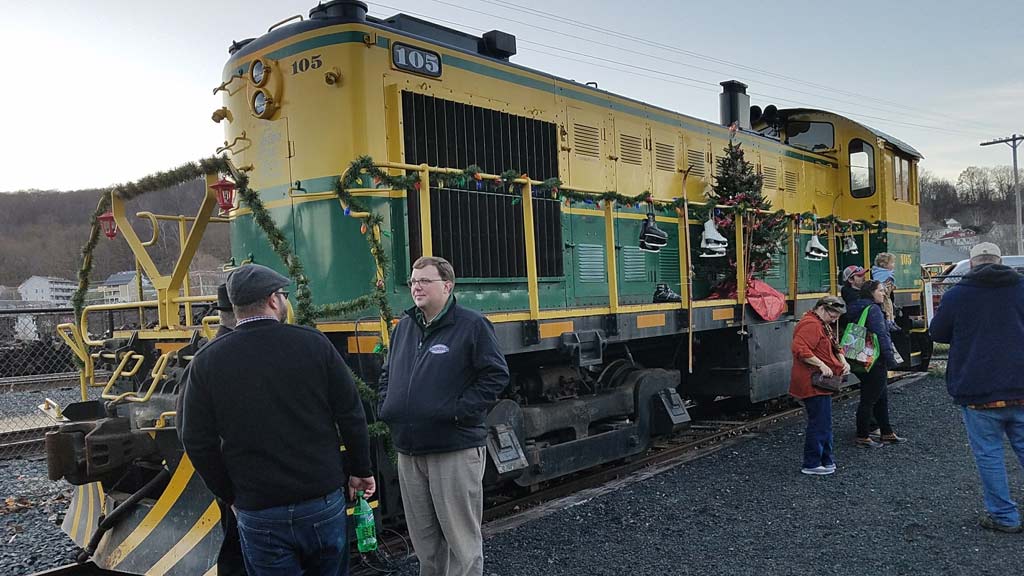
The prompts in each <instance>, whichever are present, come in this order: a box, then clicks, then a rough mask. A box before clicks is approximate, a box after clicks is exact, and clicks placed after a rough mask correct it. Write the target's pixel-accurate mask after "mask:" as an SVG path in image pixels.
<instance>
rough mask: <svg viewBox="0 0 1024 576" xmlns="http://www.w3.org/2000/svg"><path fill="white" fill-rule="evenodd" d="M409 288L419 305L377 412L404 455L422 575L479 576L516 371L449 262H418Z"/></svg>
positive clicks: (405, 496) (405, 492)
mask: <svg viewBox="0 0 1024 576" xmlns="http://www.w3.org/2000/svg"><path fill="white" fill-rule="evenodd" d="M409 287H410V290H411V291H412V299H413V301H414V302H415V303H416V306H414V307H412V308H410V309H409V310H407V311H406V313H405V315H404V316H403V317H402V319H401V320H400V321H399V323H398V326H397V327H396V328H395V331H394V334H393V335H392V337H391V349H390V352H389V354H388V359H387V363H386V365H385V370H384V372H383V373H382V374H381V378H380V384H379V388H378V390H379V393H380V404H379V407H378V410H379V413H380V418H381V419H382V420H383V421H384V422H386V423H387V424H388V425H389V426H390V427H391V435H392V439H393V440H394V444H395V448H396V449H397V451H398V476H399V481H400V482H401V488H402V505H403V507H404V509H405V519H406V524H407V526H408V528H409V536H410V538H411V539H412V544H413V548H415V549H416V556H417V557H418V558H419V562H420V576H479V575H480V574H482V573H483V565H484V556H483V539H482V536H481V533H480V521H481V519H482V517H483V486H482V480H483V476H484V467H485V464H486V449H485V448H484V443H485V439H486V436H487V428H486V427H485V425H484V419H485V418H486V416H487V412H488V411H489V410H490V409H491V407H492V406H493V405H494V404H495V402H497V400H498V395H499V394H501V392H502V390H504V389H505V387H506V386H507V385H508V378H509V376H508V365H507V364H506V363H505V357H504V355H502V353H501V350H500V349H499V347H498V339H497V337H496V336H495V333H494V326H492V325H491V323H490V321H488V320H487V319H486V318H484V317H483V316H482V315H481V314H480V313H478V312H475V311H473V310H468V309H466V308H463V307H462V306H459V305H458V304H457V303H456V301H455V297H454V296H453V295H452V290H453V289H454V287H455V271H454V270H453V269H452V265H451V264H450V263H448V261H447V260H445V259H443V258H434V257H426V256H425V257H423V258H420V259H418V260H417V261H416V262H415V263H414V264H413V265H412V274H411V276H410V278H409Z"/></svg>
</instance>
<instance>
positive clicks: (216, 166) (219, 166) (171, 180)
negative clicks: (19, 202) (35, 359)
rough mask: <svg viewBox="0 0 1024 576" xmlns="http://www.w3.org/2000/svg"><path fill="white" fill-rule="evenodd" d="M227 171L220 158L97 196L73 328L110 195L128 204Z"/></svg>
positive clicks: (74, 301)
mask: <svg viewBox="0 0 1024 576" xmlns="http://www.w3.org/2000/svg"><path fill="white" fill-rule="evenodd" d="M228 170H229V164H228V161H227V160H226V159H225V158H223V157H216V156H214V157H210V158H203V159H202V160H199V161H198V162H189V163H188V164H183V165H181V166H179V167H177V168H175V169H173V170H168V171H166V172H157V173H156V174H152V175H150V176H146V177H144V178H141V179H139V180H138V181H136V182H129V183H127V184H118V185H116V186H111V187H110V188H108V189H106V190H104V191H103V192H102V193H101V194H100V200H99V203H98V204H97V205H96V210H95V211H93V213H92V216H90V218H89V222H90V224H91V228H90V230H89V239H88V240H87V241H86V243H85V245H83V246H82V250H81V254H82V266H81V268H80V269H79V270H78V289H77V290H76V291H75V293H74V295H73V296H72V297H71V305H72V307H73V308H74V310H75V324H78V323H79V321H80V319H81V316H82V310H83V309H84V308H85V295H86V293H87V292H88V291H89V274H91V273H92V254H93V251H94V250H95V249H96V243H97V242H98V241H99V237H100V222H99V217H100V215H102V214H103V213H104V212H106V211H107V210H110V202H111V195H112V194H116V195H117V197H118V198H121V199H122V200H131V199H133V198H138V197H139V196H142V195H143V194H147V193H149V192H153V191H155V190H164V189H166V188H171V187H173V186H177V185H179V184H184V183H185V182H188V181H190V180H194V179H196V178H199V177H200V176H205V175H207V174H215V173H217V172H227V171H228Z"/></svg>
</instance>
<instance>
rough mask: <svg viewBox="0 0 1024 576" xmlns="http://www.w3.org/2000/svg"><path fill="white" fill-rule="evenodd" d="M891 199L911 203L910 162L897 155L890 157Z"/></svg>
mask: <svg viewBox="0 0 1024 576" xmlns="http://www.w3.org/2000/svg"><path fill="white" fill-rule="evenodd" d="M892 179H893V186H892V189H893V195H892V196H893V199H894V200H897V201H899V202H908V203H909V202H912V196H911V194H910V160H907V159H906V158H902V157H900V156H898V155H894V156H893V157H892Z"/></svg>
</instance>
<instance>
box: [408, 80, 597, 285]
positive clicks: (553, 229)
mask: <svg viewBox="0 0 1024 576" xmlns="http://www.w3.org/2000/svg"><path fill="white" fill-rule="evenodd" d="M402 118H403V138H404V142H405V158H404V160H405V162H406V163H408V164H423V163H426V164H430V165H431V166H441V167H448V168H465V167H467V166H469V165H471V164H476V165H477V166H479V167H480V168H481V169H482V170H483V171H484V172H489V173H491V174H500V173H502V172H504V171H506V170H515V171H517V172H519V173H526V174H529V175H530V177H531V178H534V179H537V180H544V179H547V178H551V177H555V176H558V140H557V132H556V126H555V125H554V124H552V123H550V122H542V121H540V120H534V119H532V118H525V117H522V116H515V115H512V114H506V113H504V112H498V111H495V110H489V109H486V108H480V107H478V106H470V105H467V104H461V103H459V102H452V101H449V100H443V99H440V98H434V97H431V96H424V95H422V94H415V93H412V92H407V91H403V92H402ZM595 140H596V139H595ZM473 185H474V186H475V183H473ZM513 199H514V197H513V196H510V195H507V194H502V193H495V192H490V191H488V190H483V191H480V190H474V189H470V190H462V189H456V188H452V187H447V188H431V190H430V219H431V242H432V245H433V252H434V254H435V255H437V256H441V257H443V258H445V259H447V260H448V261H450V262H451V263H452V266H453V267H454V268H455V273H456V275H457V276H460V277H464V278H522V277H525V276H526V248H525V239H524V232H523V207H522V205H521V204H519V203H516V204H512V201H513ZM408 207H409V253H410V256H411V257H412V258H413V259H414V260H415V259H416V258H419V257H420V256H421V255H422V254H423V249H422V245H421V242H420V216H419V215H420V209H419V196H418V195H417V194H410V195H409V196H408ZM533 218H534V230H535V242H536V244H537V272H538V274H539V275H540V276H545V277H547V276H562V275H563V263H562V260H563V259H562V221H561V204H560V203H559V202H558V201H557V200H553V199H539V198H535V199H534V200H533Z"/></svg>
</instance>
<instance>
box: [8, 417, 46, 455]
mask: <svg viewBox="0 0 1024 576" xmlns="http://www.w3.org/2000/svg"><path fill="white" fill-rule="evenodd" d="M56 429H57V426H56V425H54V426H40V427H37V428H25V429H22V430H11V431H8V432H0V459H5V458H14V457H17V456H23V455H25V454H32V453H35V452H40V451H42V449H43V446H44V444H45V442H46V433H47V432H53V431H55V430H56Z"/></svg>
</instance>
